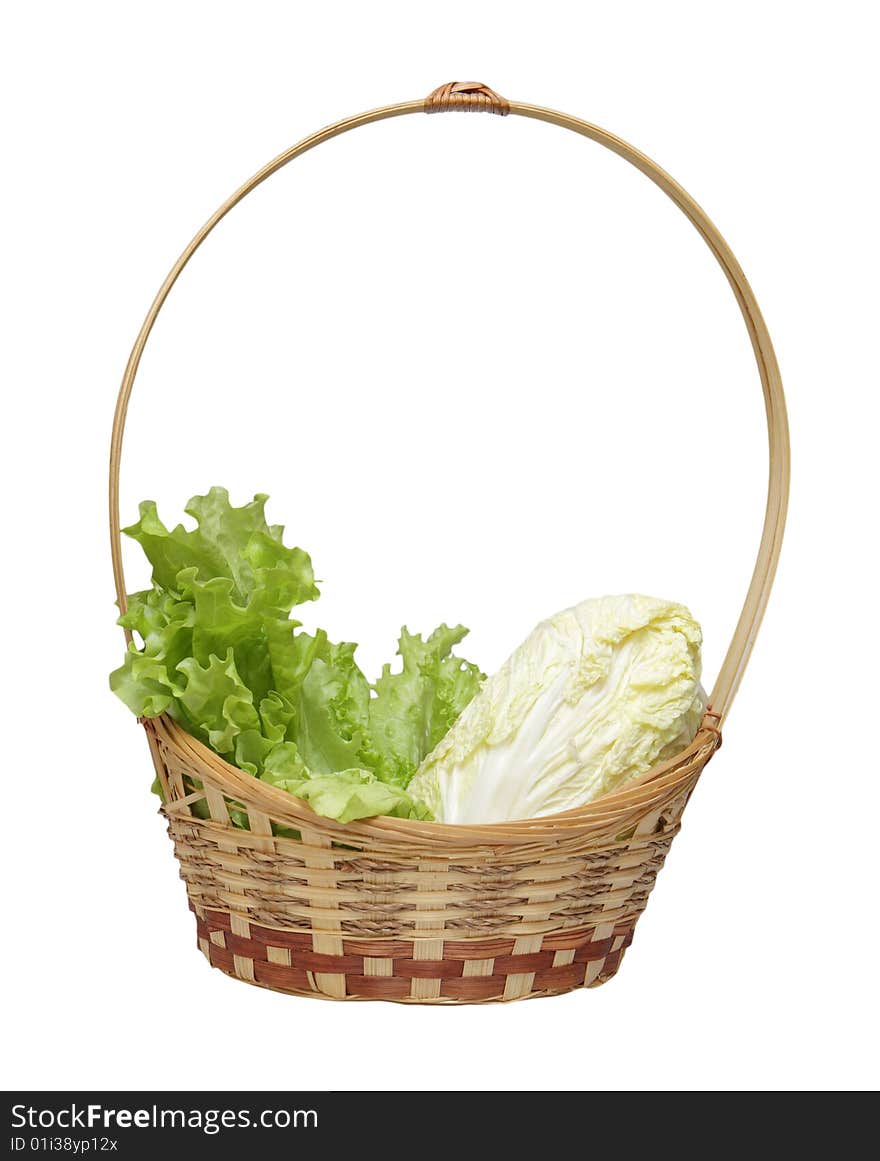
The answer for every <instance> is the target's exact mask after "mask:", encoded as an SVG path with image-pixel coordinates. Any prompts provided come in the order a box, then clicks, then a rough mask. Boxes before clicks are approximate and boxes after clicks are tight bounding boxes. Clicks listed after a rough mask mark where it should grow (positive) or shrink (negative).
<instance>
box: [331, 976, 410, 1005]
mask: <svg viewBox="0 0 880 1161" xmlns="http://www.w3.org/2000/svg"><path fill="white" fill-rule="evenodd" d="M346 991H347V992H348V994H349V995H350V996H370V997H372V998H373V999H376V1000H403V999H406V997H407V996H409V994H410V981H409V980H405V979H401V978H400V977H399V976H354V975H350V976H346Z"/></svg>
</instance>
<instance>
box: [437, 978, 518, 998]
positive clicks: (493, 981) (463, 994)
mask: <svg viewBox="0 0 880 1161" xmlns="http://www.w3.org/2000/svg"><path fill="white" fill-rule="evenodd" d="M506 982H507V977H506V976H462V978H461V979H458V980H444V981H443V983H442V984H441V985H440V995H441V996H448V997H449V998H450V1000H491V999H493V998H494V997H495V996H501V995H503V993H504V985H505V983H506Z"/></svg>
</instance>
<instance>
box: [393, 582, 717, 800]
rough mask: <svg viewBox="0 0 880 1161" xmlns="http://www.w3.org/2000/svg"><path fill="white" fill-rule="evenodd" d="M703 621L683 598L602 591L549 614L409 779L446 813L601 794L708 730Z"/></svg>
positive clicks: (412, 787)
mask: <svg viewBox="0 0 880 1161" xmlns="http://www.w3.org/2000/svg"><path fill="white" fill-rule="evenodd" d="M701 643H702V633H701V632H700V626H699V625H698V624H697V622H696V621H695V620H694V619H693V617H692V616H691V614H690V613H689V612H688V610H687V609H686V608H684V606H683V605H677V604H673V603H672V602H670V601H663V600H659V599H656V598H654V597H644V596H634V595H630V596H620V597H600V598H599V599H597V600H590V601H582V602H581V604H579V605H576V606H575V607H574V608H573V609H566V610H565V611H564V612H562V613H558V614H557V615H556V616H555V617H551V618H550V619H549V620H547V621H542V623H541V624H540V625H538V627H537V628H536V629H535V630H534V631H533V632H532V633H531V635H530V636H529V637H528V638H527V639H526V640H525V641H524V642H523V643H522V645H520V647H519V648H518V649H517V650H516V652H515V653H513V654H512V656H511V657H509V658H508V660H507V661H506V662H505V663H504V665H503V666H502V667H501V669H499V670H498V672H497V673H495V674H494V675H493V676H492V677H490V678H489V679H488V680H487V681H486V683H485V684H484V685H483V688H482V689H481V690H480V692H479V693H478V694H477V696H476V697H475V698H474V700H473V701H472V702H471V703H470V704H469V705H468V706H467V708H466V709H465V710H464V712H463V713H462V715H461V717H460V718H459V719H458V721H457V722H456V723H455V725H454V726H453V727H452V729H451V730H450V731H449V733H448V734H447V735H446V736H445V737H444V738H443V740H442V741H441V742H440V743H439V744H438V745H437V746H436V747H435V749H434V750H433V751H432V753H431V754H429V755H428V757H427V758H426V759H425V760H424V762H423V763H422V764H421V766H420V767H419V769H418V771H417V772H416V774H415V777H414V778H413V780H412V782H411V783H410V785H409V793H410V794H412V795H414V796H415V797H416V798H419V799H421V800H422V801H423V802H424V803H425V804H426V805H427V806H428V807H429V809H430V810H431V812H432V813H433V815H434V817H435V819H436V820H437V821H438V822H450V823H484V822H504V821H505V820H507V819H514V818H539V817H541V816H542V815H547V814H554V813H555V812H556V811H560V810H569V809H571V808H572V807H575V806H582V805H583V804H584V803H587V802H591V801H592V800H593V799H594V798H598V797H599V795H601V794H606V793H607V792H608V791H610V790H614V789H616V788H617V787H619V786H621V785H623V784H624V783H625V782H627V780H629V779H631V778H634V777H635V776H637V775H639V774H643V773H644V772H645V771H647V770H650V769H651V767H652V766H654V765H655V764H656V763H657V762H660V761H663V760H664V759H666V758H670V757H672V756H673V755H674V754H676V753H678V752H679V751H680V750H683V749H684V748H685V747H686V746H687V745H688V744H689V743H690V742H691V741H692V740H693V737H694V735H695V734H696V732H697V728H698V726H699V723H700V719H701V717H702V715H703V711H704V710H705V708H706V695H705V693H704V691H703V688H702V686H701V685H700V645H701Z"/></svg>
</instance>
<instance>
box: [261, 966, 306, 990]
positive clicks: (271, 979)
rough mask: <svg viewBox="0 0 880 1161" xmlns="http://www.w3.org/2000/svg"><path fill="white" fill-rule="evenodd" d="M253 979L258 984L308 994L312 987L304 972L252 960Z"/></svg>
mask: <svg viewBox="0 0 880 1161" xmlns="http://www.w3.org/2000/svg"><path fill="white" fill-rule="evenodd" d="M254 978H255V979H256V981H257V983H258V984H265V985H266V986H267V987H269V988H281V989H283V990H287V991H298V992H309V991H311V990H312V986H311V984H310V982H309V977H308V976H307V975H306V973H305V972H304V971H298V970H297V969H296V968H289V967H285V965H284V964H280V963H262V962H260V961H259V960H254Z"/></svg>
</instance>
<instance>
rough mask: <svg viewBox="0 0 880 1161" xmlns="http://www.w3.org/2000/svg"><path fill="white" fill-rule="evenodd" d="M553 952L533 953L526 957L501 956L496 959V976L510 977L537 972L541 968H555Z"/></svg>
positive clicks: (528, 953)
mask: <svg viewBox="0 0 880 1161" xmlns="http://www.w3.org/2000/svg"><path fill="white" fill-rule="evenodd" d="M553 958H554V956H553V952H552V951H531V952H527V953H526V954H525V955H499V956H496V957H495V968H494V970H495V974H496V975H508V974H509V973H513V974H518V973H520V972H535V971H538V970H539V969H540V968H548V967H552V966H553Z"/></svg>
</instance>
